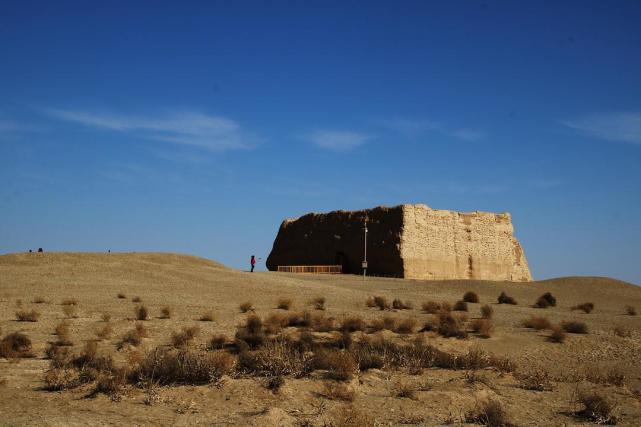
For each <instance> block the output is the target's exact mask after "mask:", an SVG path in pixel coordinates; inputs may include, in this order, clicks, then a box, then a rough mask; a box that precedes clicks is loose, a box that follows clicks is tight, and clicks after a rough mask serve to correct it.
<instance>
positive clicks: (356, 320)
mask: <svg viewBox="0 0 641 427" xmlns="http://www.w3.org/2000/svg"><path fill="white" fill-rule="evenodd" d="M340 330H341V331H343V332H356V331H363V330H365V321H364V320H363V318H362V317H360V316H349V317H346V318H344V319H343V321H342V322H341V325H340Z"/></svg>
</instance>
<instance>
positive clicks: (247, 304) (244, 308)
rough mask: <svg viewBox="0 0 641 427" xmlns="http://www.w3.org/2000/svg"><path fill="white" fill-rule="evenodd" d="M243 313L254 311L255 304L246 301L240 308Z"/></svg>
mask: <svg viewBox="0 0 641 427" xmlns="http://www.w3.org/2000/svg"><path fill="white" fill-rule="evenodd" d="M239 308H240V312H241V313H247V312H248V311H254V304H252V303H251V302H249V301H245V302H243V303H241V304H240V306H239Z"/></svg>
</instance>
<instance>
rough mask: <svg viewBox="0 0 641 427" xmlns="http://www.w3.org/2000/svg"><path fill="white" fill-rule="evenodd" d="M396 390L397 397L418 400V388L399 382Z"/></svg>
mask: <svg viewBox="0 0 641 427" xmlns="http://www.w3.org/2000/svg"><path fill="white" fill-rule="evenodd" d="M394 388H395V390H394V394H395V395H396V397H400V398H404V399H412V400H414V399H416V388H415V387H414V386H412V385H411V384H410V383H406V382H399V383H397V384H396V386H395V387H394Z"/></svg>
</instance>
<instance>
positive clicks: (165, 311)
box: [159, 306, 172, 319]
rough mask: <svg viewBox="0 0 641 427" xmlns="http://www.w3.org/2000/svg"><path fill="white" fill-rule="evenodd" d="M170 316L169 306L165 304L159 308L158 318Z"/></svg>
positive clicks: (169, 317) (168, 317)
mask: <svg viewBox="0 0 641 427" xmlns="http://www.w3.org/2000/svg"><path fill="white" fill-rule="evenodd" d="M171 316H172V311H171V307H169V306H165V307H163V308H161V309H160V316H159V319H171Z"/></svg>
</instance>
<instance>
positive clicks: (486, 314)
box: [481, 304, 494, 319]
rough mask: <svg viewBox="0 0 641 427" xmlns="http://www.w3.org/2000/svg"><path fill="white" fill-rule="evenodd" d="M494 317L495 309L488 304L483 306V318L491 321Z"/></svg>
mask: <svg viewBox="0 0 641 427" xmlns="http://www.w3.org/2000/svg"><path fill="white" fill-rule="evenodd" d="M492 315H494V309H493V308H492V307H490V306H489V305H487V304H485V305H482V306H481V317H483V318H484V319H491V318H492Z"/></svg>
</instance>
